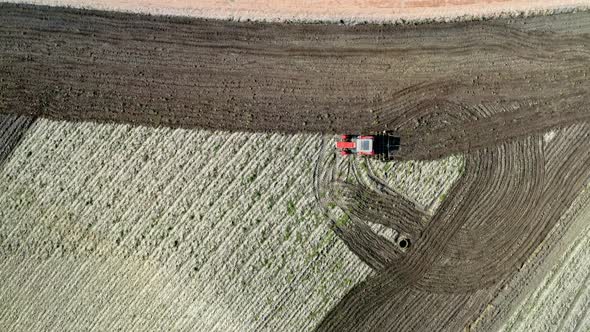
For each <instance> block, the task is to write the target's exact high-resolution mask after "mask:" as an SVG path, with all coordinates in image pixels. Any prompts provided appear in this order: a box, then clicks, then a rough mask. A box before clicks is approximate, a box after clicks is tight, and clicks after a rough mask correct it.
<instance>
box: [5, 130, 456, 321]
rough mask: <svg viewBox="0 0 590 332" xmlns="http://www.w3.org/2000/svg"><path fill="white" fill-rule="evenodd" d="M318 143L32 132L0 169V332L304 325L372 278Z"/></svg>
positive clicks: (305, 138)
mask: <svg viewBox="0 0 590 332" xmlns="http://www.w3.org/2000/svg"><path fill="white" fill-rule="evenodd" d="M321 141H322V139H320V137H319V135H301V134H300V135H278V134H245V133H223V132H208V131H202V130H196V131H195V130H180V129H177V130H173V129H166V128H160V129H154V128H142V127H131V126H126V125H117V126H114V125H98V124H91V123H65V122H55V121H48V120H39V121H37V122H36V123H35V124H34V125H33V127H32V128H31V129H30V131H29V132H28V133H27V134H26V136H25V137H24V139H23V141H22V143H21V144H20V146H19V147H18V148H17V149H16V150H15V151H14V154H13V156H12V158H11V159H9V160H7V162H6V164H5V167H4V168H3V169H2V170H0V220H2V223H0V248H1V250H0V253H1V256H0V257H1V259H0V266H1V267H0V273H2V275H1V278H2V280H4V281H5V282H4V284H3V287H2V290H1V291H0V303H1V304H2V305H1V306H0V329H1V330H12V331H14V330H40V329H42V330H44V329H55V330H79V329H86V328H88V329H94V330H110V329H117V328H121V329H124V330H129V329H130V330H139V329H159V328H160V327H161V328H168V327H172V326H174V328H175V329H178V330H194V329H197V330H215V331H227V330H246V329H249V328H254V329H257V330H268V331H275V330H277V328H281V329H285V330H291V331H300V330H305V329H307V330H309V329H312V328H313V327H314V325H316V324H318V323H319V321H320V320H321V319H322V318H323V316H325V314H326V313H327V312H328V311H329V309H330V308H331V307H333V306H334V305H336V303H337V302H338V301H339V300H340V298H342V297H343V296H344V294H345V293H346V292H347V291H348V290H349V289H350V288H351V287H352V286H353V285H354V284H356V283H358V282H359V281H360V280H362V279H364V277H366V276H367V275H368V274H369V273H370V269H369V268H368V266H366V265H364V264H363V263H362V262H361V261H360V260H358V259H357V258H356V257H355V256H354V254H353V253H351V252H350V251H348V250H347V249H346V247H345V246H344V244H343V243H342V242H340V241H338V240H337V237H336V236H334V234H333V233H332V232H331V231H330V229H329V224H328V223H327V222H326V221H325V220H324V219H323V217H322V215H321V214H320V212H319V210H318V209H317V208H316V205H315V198H314V196H313V192H312V188H313V187H312V185H311V182H312V180H313V177H312V172H313V167H314V162H313V160H314V155H315V153H316V148H317V147H318V145H319V144H320V143H321ZM263 152H264V153H263ZM403 166H404V165H400V167H403ZM451 166H452V165H451ZM429 167H430V169H433V170H438V171H439V172H440V173H441V174H443V173H445V171H444V169H442V167H448V166H447V165H434V166H429ZM394 184H395V183H394ZM411 194H412V193H410V196H409V197H411V198H414V199H415V197H417V196H418V194H419V193H415V194H413V195H411ZM34 290H42V291H40V292H33V293H31V291H34ZM48 308H51V309H48ZM303 308H305V309H303ZM287 326H288V328H287Z"/></svg>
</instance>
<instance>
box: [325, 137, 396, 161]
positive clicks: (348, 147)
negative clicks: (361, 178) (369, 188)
mask: <svg viewBox="0 0 590 332" xmlns="http://www.w3.org/2000/svg"><path fill="white" fill-rule="evenodd" d="M399 146H400V139H399V137H397V136H395V135H392V134H389V133H387V132H384V133H383V134H382V135H370V136H363V135H342V136H341V137H340V141H338V142H336V148H337V149H338V150H340V154H341V155H343V156H346V155H350V154H357V155H361V156H379V157H381V158H382V159H390V158H392V157H393V154H394V153H395V151H397V150H399Z"/></svg>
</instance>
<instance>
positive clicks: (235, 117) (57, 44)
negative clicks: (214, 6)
mask: <svg viewBox="0 0 590 332" xmlns="http://www.w3.org/2000/svg"><path fill="white" fill-rule="evenodd" d="M0 9H1V10H0V77H2V80H0V112H3V113H7V112H8V113H10V112H18V113H24V114H27V115H40V116H45V117H52V118H59V119H69V120H98V121H117V122H132V123H137V124H148V125H160V124H163V125H170V126H183V127H200V128H210V129H226V130H246V131H281V132H306V131H307V132H317V131H319V132H334V133H342V132H371V131H378V130H383V129H390V130H396V131H399V132H400V134H402V135H403V137H404V139H403V140H402V144H403V147H404V149H403V154H401V155H400V157H401V158H412V159H416V158H435V157H439V156H442V155H444V154H448V153H457V152H461V151H465V150H468V149H472V148H480V147H485V146H490V145H493V144H494V143H495V142H497V141H499V140H503V139H512V138H515V137H518V136H521V135H522V134H523V130H524V131H527V132H540V131H543V130H545V129H547V128H549V127H554V126H566V125H567V124H569V123H572V122H575V121H578V120H588V119H590V113H589V112H587V111H586V109H585V105H588V104H589V103H588V101H589V100H588V99H589V97H588V91H589V90H590V83H589V80H588V79H587V76H588V73H589V72H590V66H588V63H589V61H590V34H589V32H590V13H576V14H568V15H558V16H554V17H537V18H527V19H515V20H498V21H486V22H472V23H454V24H425V25H418V26H393V25H390V26H387V25H357V26H344V25H327V24H307V25H301V24H299V25H297V24H260V23H248V22H243V23H239V22H227V21H211V20H195V19H181V18H162V17H148V16H138V15H129V14H117V13H105V12H96V11H76V10H66V9H61V8H45V7H29V6H15V5H9V4H0ZM523 124H526V126H524V125H523Z"/></svg>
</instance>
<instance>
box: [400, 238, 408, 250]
mask: <svg viewBox="0 0 590 332" xmlns="http://www.w3.org/2000/svg"><path fill="white" fill-rule="evenodd" d="M399 247H400V248H402V249H407V248H409V247H410V240H408V239H401V240H400V241H399Z"/></svg>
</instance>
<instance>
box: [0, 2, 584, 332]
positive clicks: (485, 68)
mask: <svg viewBox="0 0 590 332" xmlns="http://www.w3.org/2000/svg"><path fill="white" fill-rule="evenodd" d="M0 9H1V10H0V41H1V42H0V77H1V79H0V112H6V113H19V114H25V115H30V116H44V117H50V118H57V119H67V120H94V121H116V122H130V123H135V124H145V125H167V126H182V127H199V128H209V129H224V130H245V131H281V132H327V133H342V132H372V131H380V130H384V129H388V130H393V131H396V132H398V133H399V134H400V136H401V138H402V150H401V152H400V155H399V158H400V159H434V158H439V157H442V156H446V155H449V154H456V153H464V154H465V158H466V166H465V170H464V173H463V176H462V177H461V179H460V180H459V182H458V183H457V184H456V185H455V187H454V188H453V189H452V191H451V194H450V195H449V196H448V197H447V198H446V199H445V200H444V202H443V203H442V205H441V206H440V208H439V209H438V211H436V213H435V214H434V216H428V215H427V214H425V213H424V211H421V210H420V209H419V208H418V207H416V206H413V205H412V204H411V203H410V202H407V201H406V200H404V198H403V197H402V196H401V195H398V194H396V193H395V192H393V191H391V190H390V189H388V188H383V190H382V191H381V192H375V191H372V190H370V189H368V188H366V187H365V186H364V185H363V184H362V183H359V182H355V181H349V182H344V183H342V181H333V180H334V179H333V178H329V177H328V178H327V180H326V179H325V178H323V177H322V174H324V173H332V174H333V172H332V169H331V167H329V166H327V167H324V166H325V165H324V164H323V163H319V164H318V165H322V167H321V172H320V173H318V174H316V175H320V176H319V177H318V185H319V186H332V185H333V184H335V183H336V184H338V190H337V191H336V192H341V193H342V196H341V197H336V198H337V199H338V200H337V202H338V203H339V204H340V205H341V206H342V207H343V208H344V209H345V211H348V212H349V213H350V217H351V223H349V224H347V225H338V224H335V226H334V227H335V230H336V231H337V233H338V234H339V235H340V236H341V238H342V239H343V240H344V241H345V243H347V245H348V246H349V248H350V249H351V250H352V251H354V252H355V253H356V254H357V255H358V256H359V257H360V258H361V259H363V260H364V261H365V262H367V263H368V264H369V265H370V266H372V267H373V268H374V269H375V270H377V273H376V275H375V277H372V278H369V279H368V280H367V281H366V282H364V283H362V284H360V285H357V286H356V287H355V288H354V289H353V290H352V291H351V292H350V293H349V294H348V295H347V296H346V297H345V298H344V299H343V301H342V302H341V303H340V304H339V305H338V306H337V307H335V308H334V309H333V311H332V312H331V314H330V315H328V316H327V317H326V319H325V320H324V322H323V323H322V324H321V325H320V326H319V327H318V329H319V330H336V331H343V330H351V331H362V330H367V331H369V330H392V329H394V330H416V329H421V330H458V329H462V328H464V327H466V326H469V325H470V324H471V322H473V321H474V320H475V319H476V317H477V315H478V313H480V312H481V311H482V310H483V308H484V306H485V305H486V303H488V302H489V301H491V300H492V299H493V298H494V296H495V294H496V293H497V292H498V290H499V289H500V288H501V287H502V285H503V284H504V283H505V282H506V280H508V279H509V278H511V276H512V275H513V274H514V273H516V272H518V270H519V268H520V267H521V266H522V264H524V263H525V261H526V260H527V259H528V258H529V257H530V256H531V254H532V253H533V252H534V250H535V249H536V248H537V246H538V245H539V244H540V243H541V242H542V241H543V239H544V238H545V237H546V235H547V234H548V232H549V231H550V230H551V229H552V228H553V226H554V225H555V224H556V223H557V221H558V220H559V217H560V216H561V215H562V214H563V213H564V212H565V210H566V209H567V208H568V207H569V206H570V204H571V203H572V202H573V200H574V199H575V197H576V195H577V194H579V192H580V191H581V190H582V188H583V187H584V186H585V185H586V183H587V181H588V179H589V178H590V169H588V167H587V165H588V164H590V139H589V138H588V137H589V135H590V125H589V124H588V123H587V122H588V120H590V111H589V110H588V106H587V105H588V104H589V103H588V102H589V99H590V94H589V92H590V84H589V83H588V80H587V75H588V72H589V71H590V67H589V66H588V61H589V60H590V59H589V58H590V13H585V12H582V13H575V14H567V15H565V14H564V15H557V16H550V17H535V18H526V19H516V20H509V19H505V20H496V21H485V22H472V23H453V24H428V25H426V24H425V25H416V26H393V25H357V26H342V25H322V24H314V25H294V24H260V23H237V22H224V21H207V20H191V19H171V18H160V17H143V16H137V15H123V14H112V13H101V12H85V11H76V10H64V9H57V8H39V7H28V6H12V5H0ZM548 130H556V136H555V138H554V139H553V140H552V141H550V142H545V140H544V139H543V135H542V134H543V133H544V132H546V131H548ZM366 221H371V222H376V223H381V224H383V225H385V226H387V227H391V228H393V229H395V230H397V231H399V232H401V233H404V234H405V235H406V236H408V237H409V238H410V240H411V243H412V246H411V247H410V248H409V250H405V251H403V250H399V248H397V247H396V245H395V244H393V243H391V242H388V241H387V240H385V239H384V238H382V237H379V236H377V234H374V233H373V232H372V230H371V229H370V228H369V227H368V226H367V224H366Z"/></svg>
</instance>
